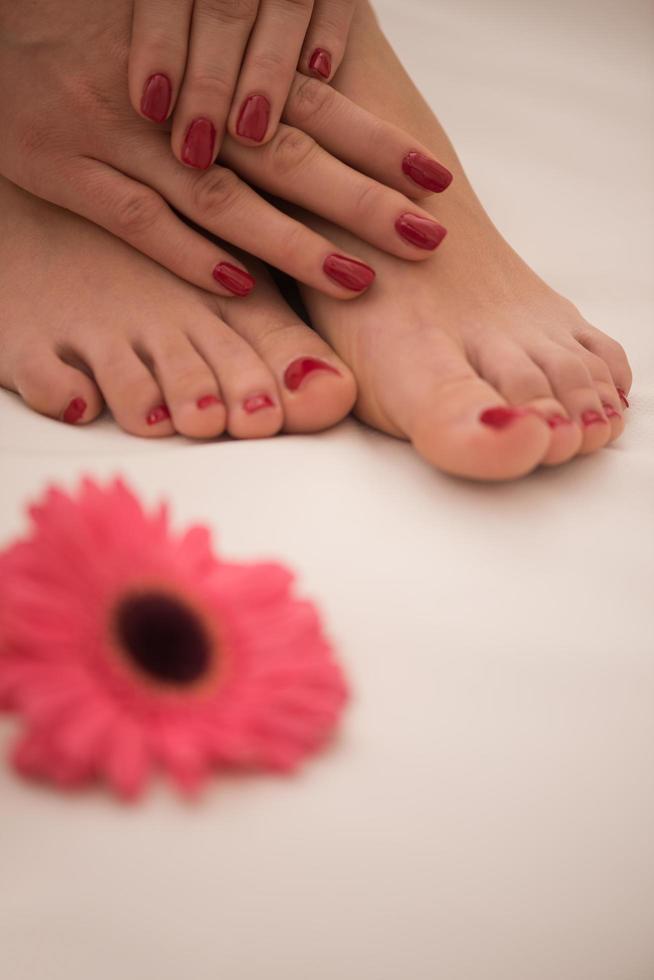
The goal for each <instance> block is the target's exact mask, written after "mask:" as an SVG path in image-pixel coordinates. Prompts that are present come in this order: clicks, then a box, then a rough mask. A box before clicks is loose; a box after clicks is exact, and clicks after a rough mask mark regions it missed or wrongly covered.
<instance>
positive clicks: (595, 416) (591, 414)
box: [581, 409, 608, 425]
mask: <svg viewBox="0 0 654 980" xmlns="http://www.w3.org/2000/svg"><path fill="white" fill-rule="evenodd" d="M581 421H582V422H583V423H584V425H595V423H596V422H604V424H605V425H607V424H608V423H607V421H606V419H605V418H604V416H603V415H601V414H600V413H599V412H595V411H594V410H593V409H589V410H588V411H587V412H584V413H583V414H582V416H581Z"/></svg>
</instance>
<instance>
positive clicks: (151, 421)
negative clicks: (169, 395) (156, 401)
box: [145, 405, 170, 425]
mask: <svg viewBox="0 0 654 980" xmlns="http://www.w3.org/2000/svg"><path fill="white" fill-rule="evenodd" d="M169 418H170V412H169V411H168V406H167V405H157V407H156V408H153V409H152V411H151V412H149V413H148V415H146V416H145V421H146V422H147V423H148V425H156V424H157V422H164V421H165V420H166V419H169Z"/></svg>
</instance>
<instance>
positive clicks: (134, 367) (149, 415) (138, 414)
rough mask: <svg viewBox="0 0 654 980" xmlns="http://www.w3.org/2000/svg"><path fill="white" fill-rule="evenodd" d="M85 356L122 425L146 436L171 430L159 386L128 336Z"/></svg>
mask: <svg viewBox="0 0 654 980" xmlns="http://www.w3.org/2000/svg"><path fill="white" fill-rule="evenodd" d="M88 357H89V362H90V365H91V368H92V370H93V374H94V376H95V379H96V381H97V383H98V386H99V387H100V390H101V391H102V393H103V395H104V398H105V401H106V402H107V405H108V406H109V408H110V409H111V413H112V415H113V417H114V419H115V420H116V422H117V423H118V425H120V426H121V428H123V429H124V430H125V431H126V432H130V433H131V434H132V435H136V436H145V437H149V438H152V437H160V436H169V435H172V434H173V432H174V431H175V430H174V428H173V424H172V422H171V418H170V411H169V409H168V406H167V405H166V402H165V399H164V396H163V392H162V390H161V387H160V385H159V384H158V383H157V381H156V380H155V378H154V375H153V374H152V372H151V370H150V369H149V368H148V367H147V366H146V364H144V362H143V361H142V360H141V358H140V357H139V356H138V355H137V353H136V351H135V349H134V348H133V347H132V346H131V344H130V343H129V342H128V341H127V340H125V341H123V340H121V341H114V342H113V343H111V344H108V345H107V347H105V348H101V347H95V348H94V351H93V353H92V354H89V356H88Z"/></svg>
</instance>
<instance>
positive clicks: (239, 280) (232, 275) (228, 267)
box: [211, 262, 255, 296]
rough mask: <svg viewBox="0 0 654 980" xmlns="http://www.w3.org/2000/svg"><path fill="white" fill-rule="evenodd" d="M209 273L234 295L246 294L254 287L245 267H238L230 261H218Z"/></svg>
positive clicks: (253, 282)
mask: <svg viewBox="0 0 654 980" xmlns="http://www.w3.org/2000/svg"><path fill="white" fill-rule="evenodd" d="M211 275H212V276H213V277H214V279H215V280H216V282H219V283H220V284H221V286H224V287H225V289H229V291H230V293H234V295H235V296H247V295H248V293H251V292H252V290H253V289H254V285H255V281H254V278H253V277H252V276H251V275H250V273H249V272H246V271H245V269H238V268H237V267H236V266H235V265H232V264H231V262H219V263H218V265H217V266H216V267H215V269H214V270H213V272H212V273H211Z"/></svg>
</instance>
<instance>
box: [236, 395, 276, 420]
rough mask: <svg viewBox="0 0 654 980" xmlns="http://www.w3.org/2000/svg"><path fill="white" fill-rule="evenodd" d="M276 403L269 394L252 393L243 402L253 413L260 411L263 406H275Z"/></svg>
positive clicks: (245, 407) (249, 411)
mask: <svg viewBox="0 0 654 980" xmlns="http://www.w3.org/2000/svg"><path fill="white" fill-rule="evenodd" d="M274 407H275V403H274V401H273V400H272V398H271V397H270V396H269V395H250V397H249V398H246V399H245V401H244V402H243V408H244V409H245V411H246V412H247V413H248V415H252V414H253V413H254V412H259V411H260V410H261V409H262V408H274Z"/></svg>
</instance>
